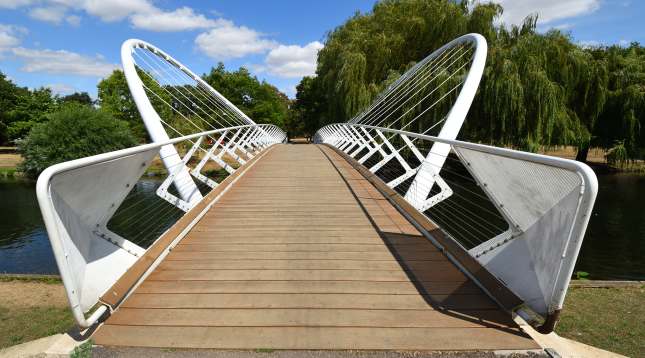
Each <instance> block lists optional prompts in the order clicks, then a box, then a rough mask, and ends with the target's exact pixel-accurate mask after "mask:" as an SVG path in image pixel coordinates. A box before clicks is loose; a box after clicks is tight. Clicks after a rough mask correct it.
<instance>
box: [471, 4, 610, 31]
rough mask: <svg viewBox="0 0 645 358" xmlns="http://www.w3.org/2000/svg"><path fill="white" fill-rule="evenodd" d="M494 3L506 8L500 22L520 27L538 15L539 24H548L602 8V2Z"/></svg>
mask: <svg viewBox="0 0 645 358" xmlns="http://www.w3.org/2000/svg"><path fill="white" fill-rule="evenodd" d="M481 2H490V1H481ZM493 2H496V3H498V4H500V5H502V7H504V13H503V14H502V16H501V19H500V21H501V22H503V23H505V24H507V25H519V24H521V23H522V21H523V20H524V18H526V17H527V16H528V15H531V14H536V13H537V14H538V23H539V24H546V23H550V22H553V21H556V20H562V19H567V18H571V17H575V16H580V15H585V14H588V13H591V12H594V11H596V10H598V8H600V0H494V1H493Z"/></svg>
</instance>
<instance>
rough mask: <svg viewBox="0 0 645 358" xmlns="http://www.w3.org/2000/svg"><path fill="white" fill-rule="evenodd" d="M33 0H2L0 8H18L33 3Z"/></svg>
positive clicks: (0, 0)
mask: <svg viewBox="0 0 645 358" xmlns="http://www.w3.org/2000/svg"><path fill="white" fill-rule="evenodd" d="M33 2H34V1H33V0H0V8H5V9H17V8H19V7H22V6H27V5H30V4H31V3H33Z"/></svg>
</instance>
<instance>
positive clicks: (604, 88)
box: [291, 0, 645, 160]
mask: <svg viewBox="0 0 645 358" xmlns="http://www.w3.org/2000/svg"><path fill="white" fill-rule="evenodd" d="M502 11H503V9H502V7H501V6H500V5H497V4H479V5H475V6H474V7H473V6H469V5H468V4H467V2H466V1H462V2H456V1H450V0H406V1H394V0H383V1H380V2H379V3H377V4H376V5H375V6H374V8H373V10H372V12H370V13H366V14H358V13H357V14H355V15H354V16H353V17H351V18H350V19H349V20H347V21H346V22H345V23H344V24H343V25H341V26H339V27H337V28H336V29H334V30H332V31H331V32H330V33H329V34H328V35H327V40H326V42H325V47H324V48H323V49H322V50H321V51H320V52H319V53H318V67H317V70H316V76H315V77H305V78H304V79H303V80H302V82H301V83H300V84H299V85H298V87H297V94H296V101H295V104H294V105H293V112H294V113H293V114H292V116H293V117H294V118H296V120H295V121H293V122H292V123H294V124H297V125H298V127H296V128H292V129H291V130H292V132H302V133H305V134H307V135H312V134H313V133H314V132H315V131H316V130H317V129H318V128H320V127H321V126H323V125H325V124H328V123H332V122H344V121H347V120H348V119H350V118H352V117H353V116H354V115H355V114H357V113H358V112H360V111H361V110H362V109H364V108H365V107H366V106H367V105H368V104H369V103H370V102H371V101H372V100H373V99H374V98H375V97H376V96H377V94H378V93H380V92H381V91H383V89H384V88H385V87H386V85H387V84H389V83H391V82H392V81H393V80H395V79H396V78H397V77H399V76H400V75H402V74H403V73H404V72H405V71H406V70H407V69H409V68H410V67H411V66H413V65H414V63H415V62H416V61H419V60H421V59H423V58H424V57H426V56H427V55H429V54H430V53H431V52H432V51H433V50H435V49H437V48H439V47H441V46H442V45H443V44H445V43H447V42H449V41H450V40H452V39H454V38H456V37H458V36H460V35H463V34H466V33H471V32H476V33H480V34H482V35H483V36H484V37H485V38H486V39H487V41H488V45H489V52H488V59H487V63H486V69H485V73H484V76H483V78H482V81H481V84H480V87H479V91H478V93H477V95H476V97H475V102H474V103H473V105H472V107H471V110H470V112H469V114H468V117H467V119H466V122H465V124H464V127H463V129H462V130H461V132H460V135H459V138H462V139H467V140H472V141H480V142H485V143H491V144H496V145H504V146H513V147H516V148H521V149H524V150H530V151H536V150H538V149H539V148H540V147H543V146H555V145H571V146H575V147H577V148H578V149H579V152H578V154H579V155H578V159H580V160H585V158H586V153H587V149H588V148H589V147H590V146H591V147H602V148H607V149H608V148H612V147H619V148H621V152H622V153H623V155H626V156H628V157H629V158H642V157H643V154H644V153H643V152H644V149H643V148H644V147H645V132H644V129H643V128H642V125H643V124H645V48H644V47H642V46H640V45H639V44H638V43H632V44H631V45H630V46H628V47H621V46H608V47H605V46H600V47H592V48H587V47H581V46H579V45H577V44H575V43H573V42H572V40H571V38H570V36H569V35H568V34H565V33H562V32H560V31H558V30H550V31H548V32H546V33H539V32H537V31H536V22H537V18H536V17H535V16H530V17H528V18H526V20H525V21H524V23H523V24H522V25H521V26H512V27H511V28H510V29H509V28H507V27H505V26H500V25H497V24H496V18H498V17H499V15H500V14H501V13H502Z"/></svg>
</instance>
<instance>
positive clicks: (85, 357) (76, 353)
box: [69, 339, 94, 358]
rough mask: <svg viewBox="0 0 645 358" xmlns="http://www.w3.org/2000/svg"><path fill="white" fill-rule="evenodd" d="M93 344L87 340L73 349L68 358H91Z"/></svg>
mask: <svg viewBox="0 0 645 358" xmlns="http://www.w3.org/2000/svg"><path fill="white" fill-rule="evenodd" d="M93 344H94V343H93V342H92V340H91V339H90V340H88V341H86V342H85V343H83V344H81V345H80V346H76V347H74V350H73V351H72V353H70V355H69V357H70V358H91V357H92V345H93Z"/></svg>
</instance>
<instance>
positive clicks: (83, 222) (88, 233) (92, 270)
mask: <svg viewBox="0 0 645 358" xmlns="http://www.w3.org/2000/svg"><path fill="white" fill-rule="evenodd" d="M251 130H257V133H259V135H258V136H256V137H254V138H255V139H254V140H252V141H250V142H247V141H246V139H244V138H242V136H239V137H238V138H237V139H236V138H235V136H230V138H228V137H226V133H234V132H237V133H239V132H240V131H246V132H251ZM207 136H219V137H220V138H225V137H226V138H228V139H230V141H231V143H232V142H234V141H237V142H235V143H236V144H237V143H242V142H244V143H245V144H246V145H250V147H247V148H251V147H252V148H255V149H256V150H257V151H263V150H264V149H265V148H266V147H268V146H270V145H272V144H275V143H280V142H282V141H284V139H285V138H286V135H285V133H284V132H283V131H282V130H281V129H280V128H278V127H276V126H274V125H269V124H247V125H240V126H235V127H229V128H221V129H214V130H210V131H206V132H202V133H195V134H191V135H187V136H183V137H179V138H174V139H169V140H166V141H163V142H156V143H151V144H144V145H140V146H136V147H132V148H126V149H122V150H117V151H113V152H109V153H103V154H98V155H94V156H90V157H86V158H80V159H76V160H71V161H68V162H64V163H59V164H56V165H53V166H51V167H49V168H47V169H45V171H43V172H42V173H41V175H40V176H39V177H38V181H37V184H36V195H37V199H38V203H39V206H40V209H41V214H42V216H43V221H44V223H45V228H46V230H47V233H48V236H49V240H50V243H51V246H52V251H53V253H54V257H55V259H56V263H57V266H58V269H59V272H60V275H61V278H62V281H63V284H64V286H65V291H66V295H67V298H68V300H69V303H70V307H71V309H72V312H73V315H74V318H75V319H76V321H77V322H78V324H79V325H80V326H81V327H89V326H90V325H91V324H93V323H94V322H96V320H97V319H99V318H100V317H101V316H102V315H103V314H104V313H105V312H106V311H107V307H106V306H105V305H101V306H99V307H98V308H96V309H95V311H94V312H93V313H92V314H91V315H90V316H89V317H86V316H85V312H86V311H87V310H88V309H89V308H91V307H92V306H94V305H95V304H96V302H97V301H98V297H100V295H101V294H102V293H103V292H104V291H105V290H106V289H107V288H109V287H110V286H111V285H112V284H113V283H114V282H115V281H116V280H117V279H118V277H117V275H116V274H113V272H108V271H105V270H107V269H109V268H110V267H111V268H113V269H110V270H111V271H119V272H124V271H125V270H126V269H127V268H128V267H129V266H130V265H132V264H133V263H134V262H135V261H136V260H137V259H138V258H139V257H141V256H142V254H143V253H144V252H145V251H146V250H145V249H143V248H141V247H139V246H137V245H136V244H135V243H132V242H130V241H127V239H125V240H124V238H122V237H120V236H119V235H118V234H115V233H113V232H111V231H109V229H108V228H107V223H108V221H109V220H110V218H111V217H113V216H114V214H115V212H116V210H117V209H118V208H120V205H121V203H123V201H124V200H125V198H126V196H127V195H128V194H129V193H130V192H131V191H132V190H133V188H134V187H135V185H134V184H135V183H137V182H138V180H139V179H140V178H141V176H142V175H143V173H144V172H145V170H146V169H147V168H148V167H149V166H150V165H151V164H152V162H153V158H154V157H156V156H157V155H158V154H160V150H161V149H162V148H163V147H164V146H169V145H174V144H179V143H187V144H189V145H191V146H192V149H191V150H189V151H188V153H187V154H186V156H185V157H184V160H183V161H182V162H179V164H178V165H177V166H175V167H172V168H169V169H168V173H167V175H168V177H169V178H172V177H173V176H174V175H176V173H177V172H179V171H180V170H181V171H183V170H186V169H185V168H186V164H187V160H188V159H190V158H191V157H192V155H193V154H194V153H195V149H197V148H200V149H203V148H201V146H202V145H204V143H203V142H202V139H203V138H205V137H207ZM200 143H201V145H200ZM218 146H222V145H221V143H215V144H213V148H215V147H218ZM222 147H223V146H222ZM249 150H250V149H249ZM210 157H211V155H210V154H209V153H207V152H205V156H204V158H210ZM191 174H192V175H193V176H195V175H196V173H191ZM197 174H198V173H197ZM215 184H216V183H215ZM212 188H213V187H210V189H212ZM158 200H160V201H162V202H163V200H162V199H158ZM165 200H166V201H168V200H167V199H165ZM171 203H172V201H171ZM166 205H169V206H172V205H171V204H168V203H167V202H166ZM191 207H194V205H193V206H191ZM191 207H188V208H185V209H186V210H184V211H187V210H190V208H191ZM149 214H150V215H154V213H149ZM146 215H147V214H146ZM97 230H103V232H107V233H110V234H114V235H113V236H114V237H115V238H116V239H114V238H107V239H106V238H105V237H103V236H101V235H99V234H98V232H97ZM159 237H160V236H159ZM156 239H158V237H157V238H156ZM106 240H107V241H106ZM108 241H109V243H107V242H108ZM106 248H107V249H106ZM93 265H94V266H93ZM106 265H107V266H106ZM118 275H120V274H118ZM113 276H114V277H113Z"/></svg>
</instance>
